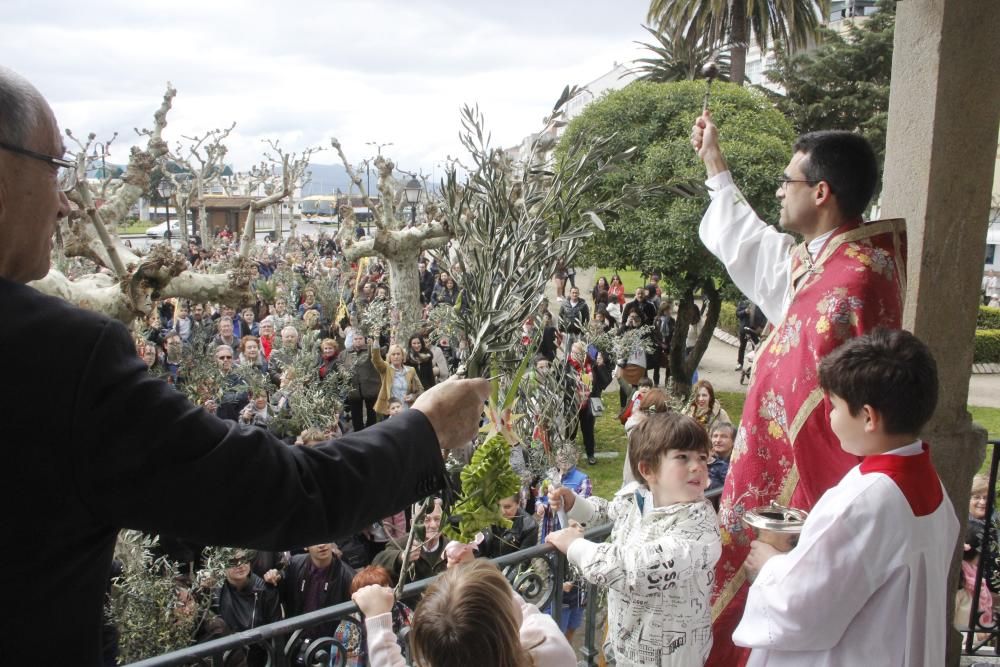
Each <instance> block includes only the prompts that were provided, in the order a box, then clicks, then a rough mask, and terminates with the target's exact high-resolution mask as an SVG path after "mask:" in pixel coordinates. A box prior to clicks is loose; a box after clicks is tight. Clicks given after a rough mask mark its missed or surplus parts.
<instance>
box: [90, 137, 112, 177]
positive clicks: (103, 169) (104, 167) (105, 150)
mask: <svg viewBox="0 0 1000 667" xmlns="http://www.w3.org/2000/svg"><path fill="white" fill-rule="evenodd" d="M98 146H100V147H101V152H100V154H98V153H97V147H98ZM90 157H91V158H93V159H94V160H96V159H97V158H101V180H104V179H105V178H107V177H108V168H107V165H106V162H105V160H106V159H107V157H108V143H107V142H104V143H101V142H100V141H98V142H95V143H94V154H93V155H91V156H90Z"/></svg>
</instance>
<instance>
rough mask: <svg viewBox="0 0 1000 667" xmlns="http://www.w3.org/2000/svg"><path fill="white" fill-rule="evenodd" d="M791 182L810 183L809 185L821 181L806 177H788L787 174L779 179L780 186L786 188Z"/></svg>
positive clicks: (782, 188)
mask: <svg viewBox="0 0 1000 667" xmlns="http://www.w3.org/2000/svg"><path fill="white" fill-rule="evenodd" d="M789 183H808V184H809V185H816V184H817V183H819V181H810V180H808V179H805V178H786V177H785V176H782V177H781V178H779V179H778V188H780V189H781V190H784V189H786V188H787V187H788V184H789Z"/></svg>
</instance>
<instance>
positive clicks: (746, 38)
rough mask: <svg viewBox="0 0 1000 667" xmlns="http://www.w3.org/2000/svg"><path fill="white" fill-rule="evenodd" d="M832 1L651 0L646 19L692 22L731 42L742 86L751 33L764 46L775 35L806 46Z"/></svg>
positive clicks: (709, 34) (712, 39)
mask: <svg viewBox="0 0 1000 667" xmlns="http://www.w3.org/2000/svg"><path fill="white" fill-rule="evenodd" d="M829 5H830V3H829V0H769V1H768V2H762V1H761V0H650V3H649V12H648V13H647V16H646V20H647V21H650V22H652V23H653V24H655V25H657V26H660V27H663V28H669V27H671V26H685V27H688V26H690V27H691V28H693V29H695V30H697V31H698V32H699V33H701V34H704V35H706V36H707V39H708V40H709V41H710V42H713V43H714V42H725V44H726V48H729V49H731V54H732V81H733V82H734V83H737V84H740V85H742V84H743V79H744V78H745V74H746V62H747V46H748V45H749V44H750V33H751V32H753V36H754V39H755V41H756V42H757V46H759V47H760V49H761V51H764V50H765V49H766V48H767V45H768V41H769V40H770V39H771V38H773V39H774V40H775V41H779V40H780V41H782V42H784V43H786V44H792V45H793V46H796V47H800V46H805V45H806V43H807V42H808V40H809V39H810V38H811V37H813V36H814V35H815V34H816V30H817V28H818V27H819V18H820V17H821V16H826V14H827V13H828V12H829Z"/></svg>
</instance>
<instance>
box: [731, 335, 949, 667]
mask: <svg viewBox="0 0 1000 667" xmlns="http://www.w3.org/2000/svg"><path fill="white" fill-rule="evenodd" d="M819 373H820V386H821V387H822V389H823V391H824V392H825V393H826V397H827V400H829V401H830V402H831V408H832V409H831V411H830V422H831V426H832V428H833V432H834V433H835V434H836V435H837V437H838V438H839V439H840V444H841V447H843V448H844V450H845V451H847V452H849V453H851V454H855V455H857V456H859V457H863V460H861V463H860V465H858V466H856V467H854V468H852V469H851V470H850V471H849V472H848V473H847V475H846V476H845V477H844V479H843V480H841V482H840V483H839V484H838V485H837V486H835V487H833V488H832V489H830V490H829V491H827V492H826V493H825V494H824V495H823V496H822V497H821V498H820V500H819V502H817V503H816V505H815V506H814V507H813V510H812V513H811V514H810V515H809V518H808V519H807V520H806V522H805V525H804V527H803V530H802V534H801V536H800V538H799V542H798V545H797V546H796V547H795V548H794V549H792V550H791V551H790V552H788V553H785V554H782V553H779V552H778V551H776V550H775V549H774V548H773V547H771V546H769V545H767V544H764V543H763V542H759V541H755V542H753V544H752V545H751V551H750V555H749V556H748V557H747V560H746V563H745V565H744V567H746V569H747V571H748V576H749V577H750V578H751V579H752V580H753V585H752V586H751V587H750V591H749V595H748V598H747V604H746V611H745V612H744V614H743V619H742V620H741V622H740V624H739V626H738V627H737V628H736V631H735V632H734V633H733V641H734V642H735V643H736V644H737V645H738V646H746V647H750V648H752V649H753V651H752V653H751V656H750V660H749V662H748V663H747V664H748V665H750V666H760V665H767V666H768V667H772V666H779V665H809V666H810V667H823V666H833V665H907V666H911V667H912V666H918V665H919V666H924V665H926V666H928V667H938V666H939V665H943V664H945V632H946V629H945V614H946V603H947V600H948V599H949V598H951V597H952V596H950V595H949V592H950V591H948V590H947V581H948V567H949V564H950V562H951V558H952V555H953V554H954V553H955V545H956V543H957V542H956V540H957V537H958V530H959V525H958V520H957V519H956V517H955V509H954V508H953V507H952V504H951V502H950V501H949V499H948V496H947V495H945V493H944V489H943V488H942V486H941V480H940V479H939V478H938V475H937V472H936V471H935V470H934V466H933V465H932V464H931V459H930V453H929V451H928V446H927V443H924V442H921V441H920V440H919V439H918V438H917V434H918V433H919V432H920V429H921V428H922V427H923V425H924V424H925V423H926V422H927V420H928V419H930V417H931V415H932V414H933V413H934V407H935V405H936V403H937V395H938V380H937V366H936V364H935V362H934V358H933V357H932V356H931V354H930V351H929V350H928V349H927V347H926V346H925V345H924V344H923V343H921V342H920V341H919V340H918V339H917V338H916V337H915V336H913V334H911V333H909V332H906V331H887V330H875V331H873V332H871V333H869V334H868V335H865V336H861V337H858V338H854V339H852V340H849V341H848V342H846V343H844V344H843V345H842V346H841V347H839V348H838V349H837V350H836V351H834V352H833V353H832V354H830V355H828V356H827V357H826V358H825V359H824V360H823V362H822V363H821V364H820V369H819Z"/></svg>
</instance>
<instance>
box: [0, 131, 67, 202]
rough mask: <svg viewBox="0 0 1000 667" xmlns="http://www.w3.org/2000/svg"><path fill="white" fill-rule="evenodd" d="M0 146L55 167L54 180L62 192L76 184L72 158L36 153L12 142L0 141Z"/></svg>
mask: <svg viewBox="0 0 1000 667" xmlns="http://www.w3.org/2000/svg"><path fill="white" fill-rule="evenodd" d="M0 148H3V149H4V150H8V151H10V152H11V153H17V154H18V155H24V156H25V157H30V158H32V159H35V160H40V161H42V162H45V163H47V164H50V165H52V166H53V167H55V168H56V181H57V182H58V183H59V189H60V190H61V191H62V192H66V191H68V190H72V189H73V186H75V185H76V178H77V174H76V162H74V161H73V160H66V159H64V158H60V157H52V156H51V155H45V154H44V153H36V152H35V151H32V150H28V149H27V148H21V147H20V146H14V145H13V144H8V143H6V142H3V141H0Z"/></svg>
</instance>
